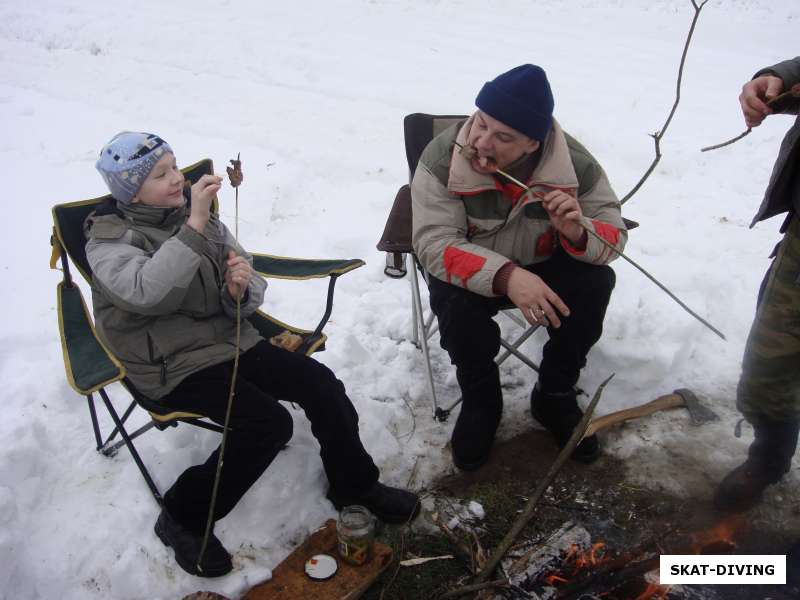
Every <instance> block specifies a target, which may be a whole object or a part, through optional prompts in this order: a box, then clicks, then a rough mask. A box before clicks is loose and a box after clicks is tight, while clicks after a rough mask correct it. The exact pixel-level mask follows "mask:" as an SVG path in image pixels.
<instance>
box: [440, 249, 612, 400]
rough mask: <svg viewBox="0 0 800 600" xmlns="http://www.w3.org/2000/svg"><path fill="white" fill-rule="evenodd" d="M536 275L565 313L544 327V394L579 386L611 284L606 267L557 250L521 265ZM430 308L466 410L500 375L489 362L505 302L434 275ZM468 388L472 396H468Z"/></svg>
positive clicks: (497, 347) (497, 345) (494, 352)
mask: <svg viewBox="0 0 800 600" xmlns="http://www.w3.org/2000/svg"><path fill="white" fill-rule="evenodd" d="M525 269H527V270H528V271H530V272H531V273H534V274H536V275H538V276H539V277H541V278H542V279H543V280H544V282H545V283H546V284H547V285H548V286H550V288H551V289H552V290H553V291H554V292H555V293H556V294H558V296H559V297H560V298H561V299H562V300H563V301H564V303H565V304H566V305H567V307H568V308H569V310H570V316H569V317H564V316H560V317H559V318H560V319H561V327H559V328H554V327H548V329H547V332H548V334H549V335H550V339H549V341H548V342H547V343H546V344H545V345H544V349H543V355H542V364H541V366H540V371H539V385H540V387H541V389H542V390H543V391H544V392H546V393H559V392H566V391H569V390H571V389H572V388H573V387H574V386H575V384H576V383H577V382H578V376H579V375H580V370H581V369H582V368H583V367H584V365H585V364H586V355H587V354H588V353H589V350H590V349H591V347H592V346H593V345H594V344H595V343H596V342H597V340H599V339H600V335H601V334H602V332H603V319H604V318H605V314H606V308H607V306H608V301H609V299H610V298H611V291H612V290H613V289H614V283H615V281H616V278H615V275H614V271H613V270H612V269H611V267H608V266H598V265H591V264H588V263H584V262H581V261H579V260H576V259H574V258H572V257H570V256H568V255H567V254H566V252H564V251H561V250H559V251H558V252H556V254H554V255H553V256H552V257H551V258H550V259H548V260H547V261H545V262H541V263H537V264H535V265H530V266H527V267H525ZM428 287H429V291H430V303H431V309H432V310H433V312H434V313H435V314H436V317H437V318H438V320H439V333H440V339H441V345H442V348H444V349H445V350H447V352H448V354H449V355H450V360H451V361H452V363H453V364H454V365H455V366H456V375H457V378H458V382H459V385H460V386H461V391H462V394H463V398H464V403H465V406H468V405H469V404H471V403H473V402H478V403H480V402H481V399H480V398H479V397H476V398H474V399H473V398H470V396H471V395H473V393H474V394H475V395H480V396H482V397H486V396H487V395H489V396H492V395H493V394H492V393H491V390H492V388H493V387H496V388H497V392H496V394H499V385H500V380H499V375H498V371H497V366H496V365H495V363H494V358H495V356H496V355H497V353H498V352H499V350H500V327H499V326H498V324H497V323H496V322H495V321H494V320H493V319H492V317H493V316H494V315H496V314H497V312H498V311H499V310H500V309H501V308H503V307H504V306H508V305H509V303H510V301H509V299H508V298H507V297H500V298H488V297H486V296H481V295H480V294H476V293H474V292H470V291H468V290H465V289H464V288H461V287H459V286H455V285H452V284H449V283H446V282H444V281H441V280H439V279H436V278H435V277H431V278H430V282H429V286H428ZM470 390H473V393H470Z"/></svg>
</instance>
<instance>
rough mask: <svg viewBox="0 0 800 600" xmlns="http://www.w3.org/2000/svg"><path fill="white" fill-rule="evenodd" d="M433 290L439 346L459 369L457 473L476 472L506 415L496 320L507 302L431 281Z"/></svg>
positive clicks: (455, 443) (455, 431)
mask: <svg viewBox="0 0 800 600" xmlns="http://www.w3.org/2000/svg"><path fill="white" fill-rule="evenodd" d="M429 290H430V303H431V309H432V310H433V312H434V314H435V315H436V317H437V319H438V321H439V336H440V342H441V345H442V348H444V349H445V350H446V351H447V353H448V354H449V355H450V360H451V362H452V363H453V364H454V365H455V367H456V378H457V379H458V384H459V386H460V388H461V394H462V399H463V402H462V406H461V412H460V413H459V416H458V420H457V421H456V425H455V427H454V429H453V437H452V446H453V458H454V460H455V462H456V465H457V466H458V467H459V468H462V469H465V470H472V469H476V468H478V467H479V466H480V465H481V464H483V463H484V462H485V461H486V459H487V458H488V453H489V449H490V448H491V445H492V442H493V440H494V433H495V431H496V430H497V425H498V424H499V422H500V416H501V414H502V409H503V396H502V391H501V389H500V374H499V371H498V369H497V364H496V363H495V362H494V358H495V356H496V355H497V353H498V351H499V350H500V328H499V326H498V325H497V323H496V322H495V321H494V320H493V319H492V317H493V316H494V315H496V314H497V311H498V309H499V308H500V306H501V305H502V303H503V302H504V301H505V298H500V299H497V298H486V297H484V296H480V295H479V294H475V293H473V292H470V291H468V290H465V289H463V288H459V287H457V286H454V285H451V284H449V283H445V282H443V281H440V280H438V279H436V278H433V277H431V280H430V284H429Z"/></svg>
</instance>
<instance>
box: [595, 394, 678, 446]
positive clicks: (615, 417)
mask: <svg viewBox="0 0 800 600" xmlns="http://www.w3.org/2000/svg"><path fill="white" fill-rule="evenodd" d="M679 406H686V401H685V400H684V399H683V398H682V397H681V396H679V395H678V394H667V395H666V396H661V397H659V398H656V399H655V400H651V401H650V402H648V403H647V404H642V405H641V406H634V407H633V408H626V409H624V410H618V411H617V412H613V413H610V414H608V415H603V416H602V417H598V418H596V419H594V420H593V421H592V422H591V423H589V426H588V427H587V428H586V433H585V434H584V437H589V436H590V435H592V434H593V433H596V432H598V431H600V430H601V429H606V428H607V427H611V426H612V425H616V424H617V423H622V422H623V421H629V420H630V419H638V418H639V417H646V416H648V415H652V414H653V413H655V412H658V411H660V410H665V409H667V408H678V407H679Z"/></svg>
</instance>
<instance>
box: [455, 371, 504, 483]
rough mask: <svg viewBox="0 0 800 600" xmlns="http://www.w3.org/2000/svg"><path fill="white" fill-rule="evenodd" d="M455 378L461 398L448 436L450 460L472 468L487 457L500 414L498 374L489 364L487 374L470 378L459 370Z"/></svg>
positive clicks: (501, 400) (462, 468)
mask: <svg viewBox="0 0 800 600" xmlns="http://www.w3.org/2000/svg"><path fill="white" fill-rule="evenodd" d="M456 377H457V378H458V383H459V386H460V387H461V394H462V399H463V401H462V403H461V412H460V413H459V415H458V420H457V421H456V424H455V427H453V435H452V437H451V438H450V445H451V448H452V452H453V463H454V464H455V465H456V467H458V468H459V469H461V470H462V471H475V470H477V469H479V468H480V467H482V466H483V465H484V464H486V461H488V460H489V451H490V450H491V449H492V444H494V434H495V432H496V431H497V426H498V425H499V424H500V417H501V416H502V414H503V392H502V390H501V389H500V373H499V371H498V369H497V365H495V364H494V363H493V368H492V369H491V371H490V372H489V373H487V374H485V375H483V376H482V377H479V378H478V379H476V380H474V381H472V380H470V378H469V377H468V376H467V375H464V374H462V372H461V370H459V371H458V372H457V373H456Z"/></svg>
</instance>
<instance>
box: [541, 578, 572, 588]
mask: <svg viewBox="0 0 800 600" xmlns="http://www.w3.org/2000/svg"><path fill="white" fill-rule="evenodd" d="M544 581H545V583H547V585H553V586H554V585H555V584H557V583H567V581H568V580H567V579H564V578H563V577H559V576H558V575H548V576H547V577H545V578H544Z"/></svg>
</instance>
